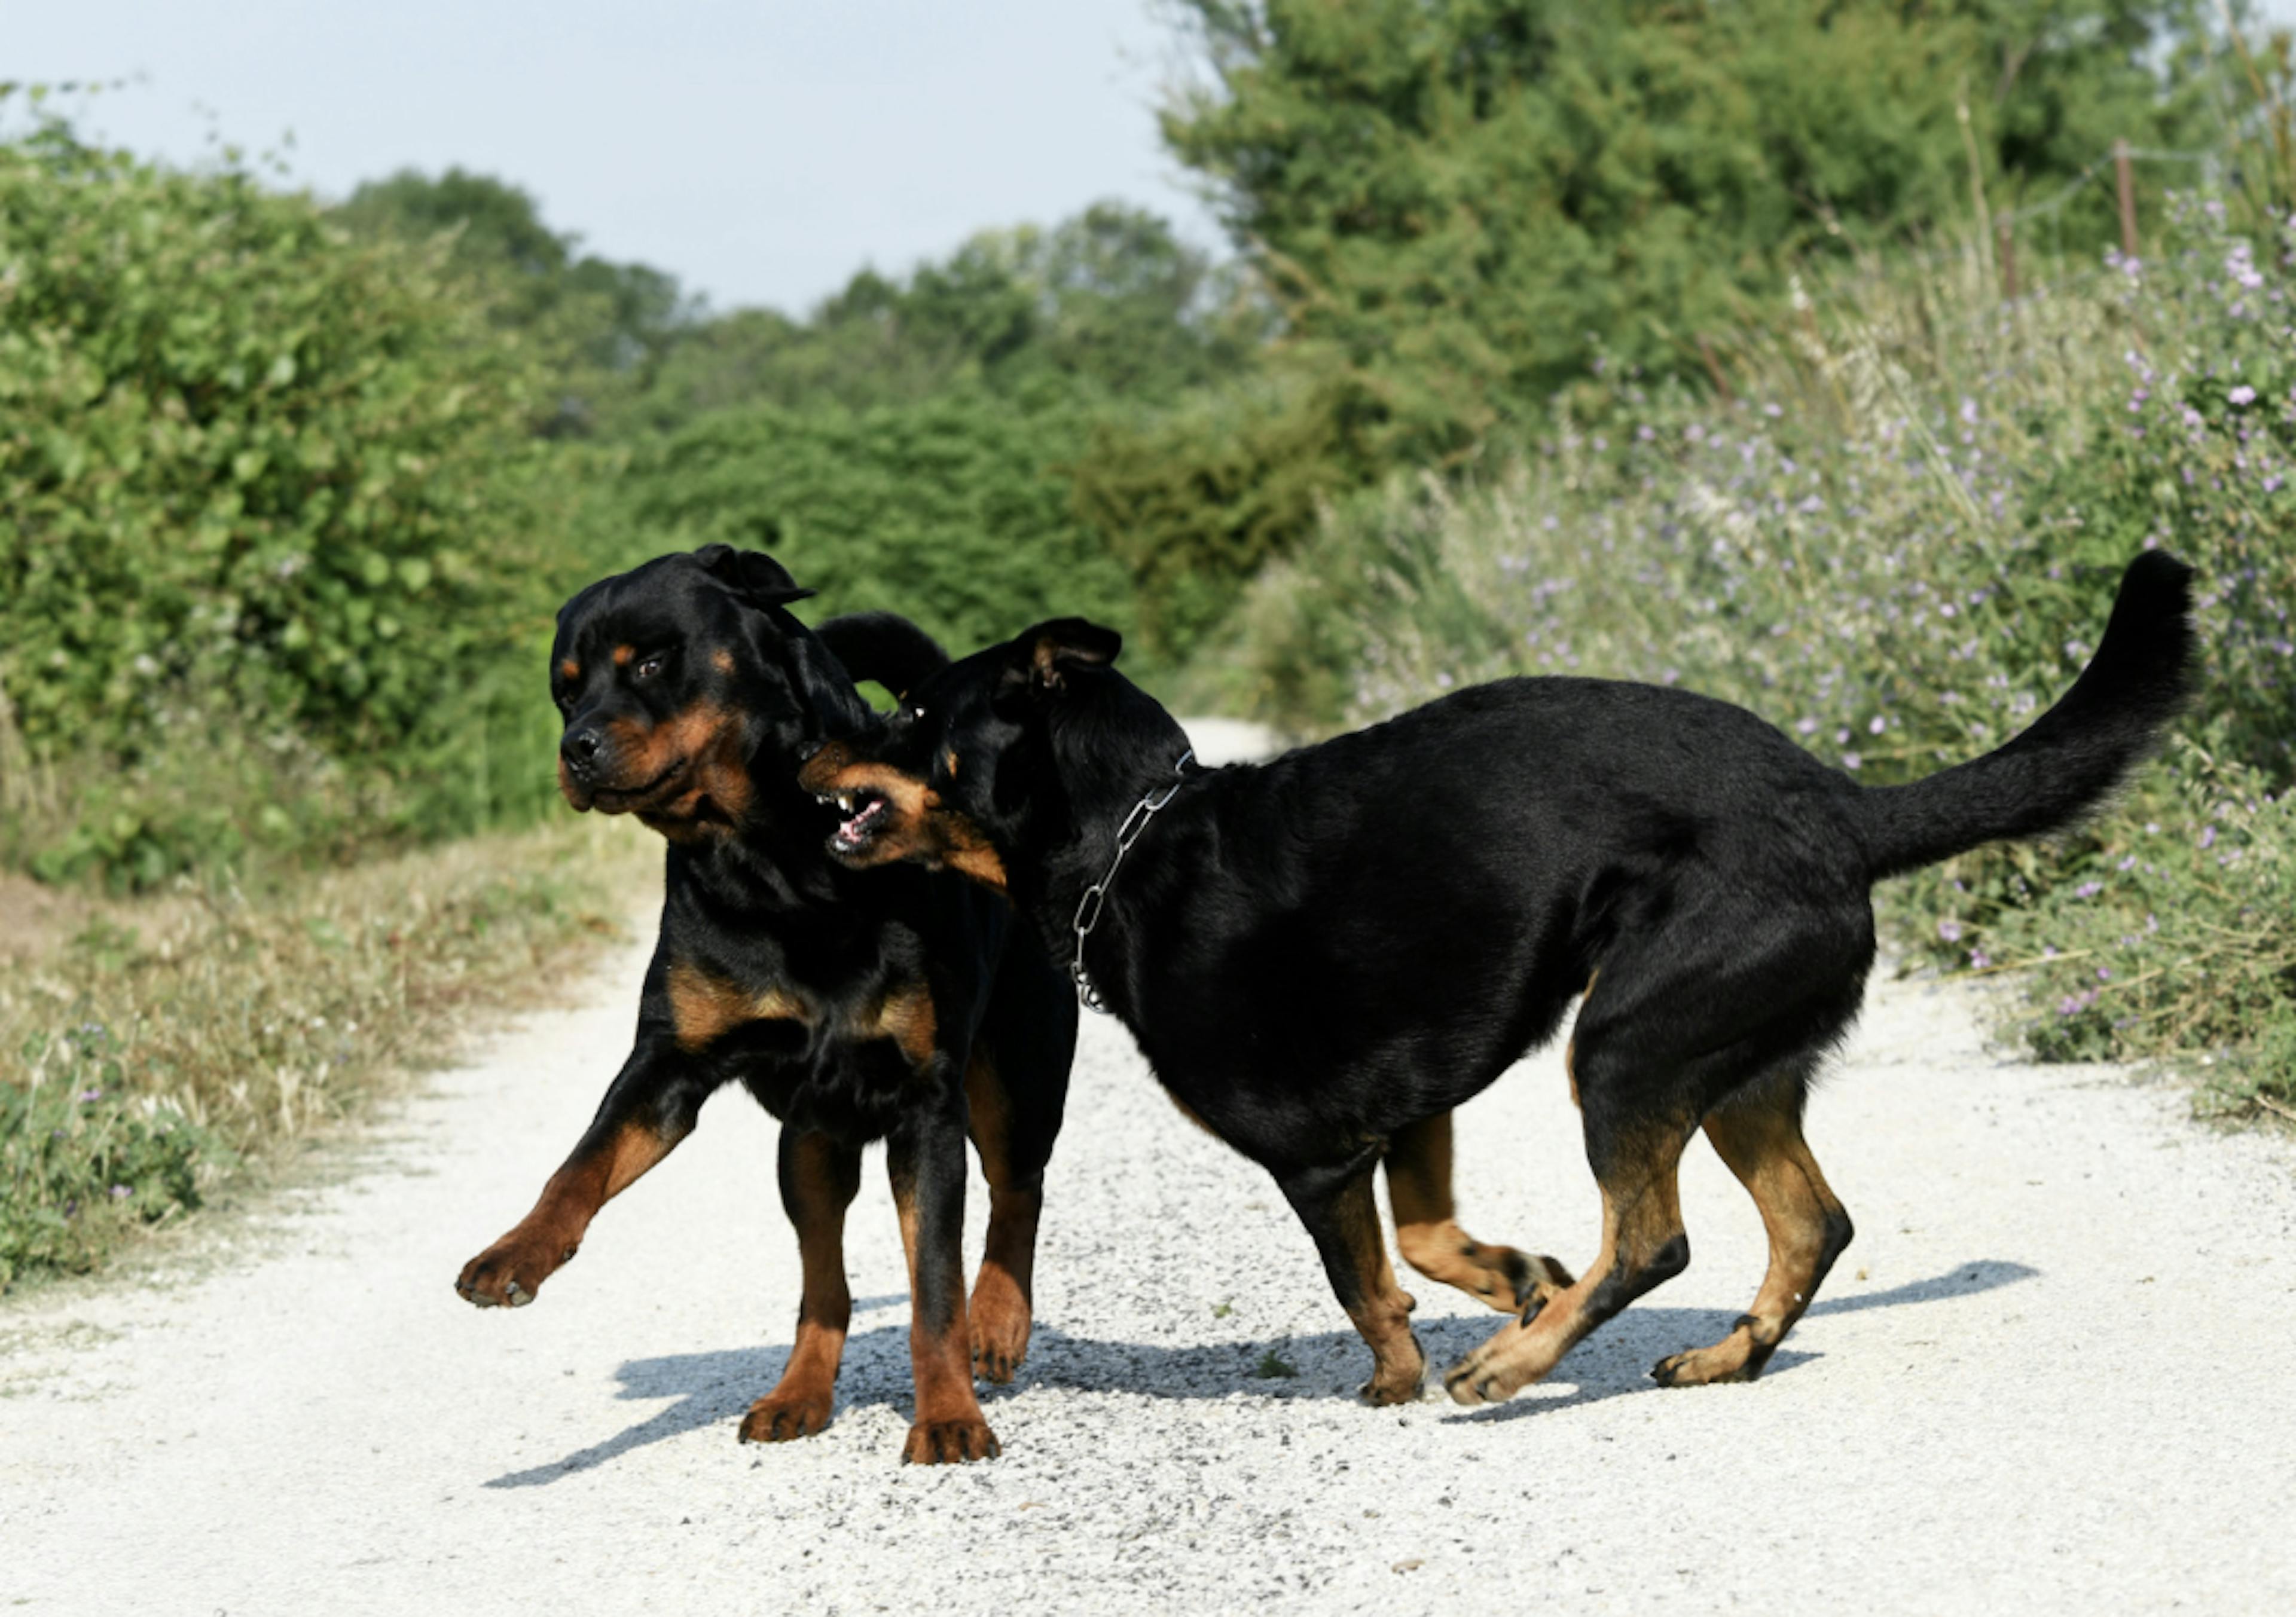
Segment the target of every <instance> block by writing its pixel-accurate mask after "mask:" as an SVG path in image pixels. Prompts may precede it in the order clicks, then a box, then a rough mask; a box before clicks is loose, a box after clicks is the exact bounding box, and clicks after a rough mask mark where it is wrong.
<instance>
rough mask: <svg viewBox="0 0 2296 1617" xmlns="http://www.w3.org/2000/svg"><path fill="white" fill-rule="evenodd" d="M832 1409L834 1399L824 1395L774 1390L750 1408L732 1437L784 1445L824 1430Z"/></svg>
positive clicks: (829, 1395)
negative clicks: (739, 1429) (737, 1431)
mask: <svg viewBox="0 0 2296 1617" xmlns="http://www.w3.org/2000/svg"><path fill="white" fill-rule="evenodd" d="M835 1407H836V1401H835V1396H834V1395H833V1394H832V1393H830V1392H813V1391H811V1390H809V1389H808V1390H804V1391H799V1392H783V1391H781V1390H780V1389H779V1388H775V1390H774V1391H773V1392H768V1393H767V1394H766V1395H765V1396H764V1397H763V1398H760V1399H759V1400H758V1401H757V1402H755V1403H753V1404H751V1405H750V1412H749V1413H748V1414H747V1415H744V1416H743V1417H742V1429H741V1431H740V1432H739V1433H737V1434H736V1435H737V1436H738V1437H739V1439H740V1441H742V1442H745V1443H786V1442H792V1441H796V1440H797V1439H799V1438H800V1437H811V1436H813V1435H815V1434H816V1433H819V1432H823V1431H825V1430H826V1429H827V1428H828V1425H829V1416H830V1411H831V1410H832V1409H834V1408H835Z"/></svg>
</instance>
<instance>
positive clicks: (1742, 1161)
mask: <svg viewBox="0 0 2296 1617" xmlns="http://www.w3.org/2000/svg"><path fill="white" fill-rule="evenodd" d="M1807 1097H1808V1080H1807V1078H1805V1077H1804V1076H1803V1074H1800V1073H1799V1072H1794V1073H1790V1074H1781V1075H1780V1076H1778V1077H1776V1078H1773V1079H1767V1080H1765V1081H1763V1082H1760V1083H1759V1084H1755V1085H1751V1086H1749V1088H1747V1089H1746V1090H1742V1091H1741V1092H1740V1093H1738V1094H1736V1095H1733V1096H1732V1097H1731V1098H1729V1099H1727V1100H1726V1101H1724V1102H1723V1103H1722V1104H1721V1105H1720V1106H1718V1107H1715V1108H1714V1110H1713V1111H1712V1112H1710V1113H1709V1114H1708V1115H1707V1118H1706V1137H1707V1138H1708V1139H1710V1140H1712V1141H1713V1142H1714V1148H1715V1150H1716V1151H1718V1152H1719V1153H1720V1154H1721V1156H1722V1160H1723V1161H1724V1162H1726V1163H1727V1164H1729V1166H1730V1172H1733V1173H1734V1174H1736V1175H1737V1176H1738V1180H1739V1182H1740V1183H1741V1184H1743V1185H1744V1186H1745V1187H1746V1189H1747V1192H1748V1193H1749V1194H1750V1195H1751V1196H1753V1198H1754V1205H1755V1206H1757V1207H1759V1208H1760V1209H1761V1213H1762V1228H1763V1229H1765V1230H1766V1231H1767V1232H1768V1234H1769V1237H1770V1267H1769V1272H1768V1273H1767V1275H1765V1276H1764V1277H1763V1279H1762V1289H1761V1291H1760V1292H1759V1294H1757V1295H1756V1296H1755V1298H1754V1304H1753V1307H1752V1308H1751V1309H1750V1310H1748V1311H1746V1312H1745V1313H1744V1314H1743V1315H1742V1316H1740V1318H1739V1319H1738V1320H1737V1322H1736V1323H1735V1324H1734V1325H1733V1326H1732V1327H1730V1334H1729V1335H1726V1336H1725V1337H1723V1338H1722V1340H1721V1341H1719V1342H1718V1343H1714V1345H1713V1346H1711V1347H1702V1348H1697V1349H1694V1350H1693V1351H1692V1352H1686V1353H1677V1354H1675V1355H1674V1356H1673V1357H1672V1358H1670V1359H1662V1360H1660V1361H1659V1362H1658V1365H1657V1367H1656V1368H1653V1369H1652V1371H1651V1375H1652V1376H1653V1377H1654V1378H1655V1379H1656V1380H1657V1381H1658V1382H1659V1384H1661V1385H1662V1386H1669V1387H1692V1386H1702V1385H1704V1384H1707V1383H1709V1382H1716V1381H1751V1380H1753V1379H1754V1377H1755V1376H1759V1375H1760V1374H1761V1373H1762V1367H1763V1366H1764V1365H1765V1364H1767V1363H1768V1362H1769V1358H1770V1355H1771V1354H1772V1353H1773V1352H1776V1350H1777V1345H1778V1343H1781V1342H1783V1341H1784V1339H1785V1334H1786V1333H1787V1332H1788V1331H1790V1330H1792V1328H1793V1325H1794V1321H1796V1320H1797V1319H1800V1318H1801V1317H1802V1313H1803V1311H1804V1310H1806V1309H1808V1307H1809V1304H1810V1299H1811V1298H1813V1297H1815V1296H1816V1294H1817V1288H1818V1286H1819V1284H1820V1283H1821V1282H1823V1281H1824V1280H1825V1275H1826V1271H1827V1270H1830V1269H1832V1268H1833V1261H1834V1260H1835V1259H1836V1258H1838V1257H1840V1256H1841V1251H1842V1248H1843V1247H1845V1246H1847V1245H1849V1237H1850V1234H1851V1229H1850V1223H1849V1213H1845V1212H1844V1211H1842V1206H1841V1202H1839V1201H1838V1200H1836V1199H1835V1197H1834V1195H1833V1190H1832V1189H1831V1188H1829V1187H1828V1186H1827V1184H1826V1182H1825V1174H1823V1173H1821V1172H1818V1168H1817V1159H1816V1157H1814V1156H1811V1155H1810V1151H1809V1146H1808V1143H1807V1142H1806V1141H1805V1140H1804V1139H1802V1133H1801V1114H1802V1103H1803V1101H1804V1099H1805V1098H1807Z"/></svg>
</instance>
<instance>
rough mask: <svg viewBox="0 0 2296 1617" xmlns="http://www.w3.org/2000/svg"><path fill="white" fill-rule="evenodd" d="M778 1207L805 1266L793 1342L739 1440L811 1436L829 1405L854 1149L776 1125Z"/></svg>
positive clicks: (844, 1315)
mask: <svg viewBox="0 0 2296 1617" xmlns="http://www.w3.org/2000/svg"><path fill="white" fill-rule="evenodd" d="M779 1165H780V1171H781V1184H782V1206H783V1208H784V1209H785V1210H787V1212H788V1213H789V1219H790V1222H791V1223H792V1224H794V1225H796V1226H797V1247H798V1254H799V1259H800V1260H801V1261H802V1262H803V1263H804V1266H805V1290H804V1292H803V1294H801V1296H800V1297H799V1301H798V1307H797V1343H796V1345H794V1346H793V1347H791V1349H790V1356H789V1362H788V1363H787V1364H786V1365H784V1366H783V1368H782V1378H781V1381H780V1382H779V1384H776V1385H775V1388H774V1390H773V1391H772V1392H768V1393H767V1394H766V1395H765V1396H764V1397H763V1398H760V1399H759V1400H758V1401H757V1402H755V1403H753V1404H751V1405H750V1412H749V1413H748V1414H747V1415H744V1416H743V1417H742V1430H741V1433H740V1435H741V1439H742V1441H743V1442H745V1443H778V1442H786V1441H788V1440H790V1439H791V1438H793V1437H811V1436H812V1435H813V1434H814V1433H816V1432H818V1431H820V1430H821V1429H822V1428H823V1427H824V1426H826V1425H829V1417H830V1411H831V1410H832V1409H833V1408H835V1405H836V1395H837V1367H838V1364H839V1362H840V1360H842V1359H843V1358H844V1356H845V1332H846V1327H848V1326H849V1325H850V1324H851V1322H852V1319H853V1294H852V1293H851V1292H850V1291H849V1290H848V1289H847V1288H846V1284H845V1210H846V1208H848V1207H849V1206H851V1205H853V1197H854V1196H856V1195H857V1193H858V1192H859V1190H860V1188H861V1153H860V1152H858V1151H857V1150H855V1149H854V1148H853V1147H850V1146H843V1145H840V1144H838V1143H837V1142H836V1141H834V1140H832V1139H830V1138H829V1136H827V1135H826V1134H816V1133H813V1132H811V1131H807V1132H803V1133H800V1132H799V1131H797V1130H795V1129H783V1131H782V1139H781V1149H780V1164H779Z"/></svg>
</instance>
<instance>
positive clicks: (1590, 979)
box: [1562, 966, 1603, 1111]
mask: <svg viewBox="0 0 2296 1617" xmlns="http://www.w3.org/2000/svg"><path fill="white" fill-rule="evenodd" d="M1602 975H1603V968H1601V967H1600V966H1597V967H1595V969H1594V970H1592V971H1590V972H1588V973H1587V986H1586V987H1584V988H1582V989H1580V990H1579V1015H1580V1016H1582V1017H1583V1016H1585V1015H1586V1014H1587V997H1588V996H1589V995H1591V994H1592V993H1593V992H1595V978H1596V977H1599V976H1602ZM1562 1075H1563V1076H1564V1077H1565V1078H1568V1079H1569V1080H1570V1104H1571V1105H1572V1106H1573V1107H1579V1035H1578V1033H1577V1032H1576V1031H1575V1028H1574V1031H1573V1032H1572V1033H1571V1035H1570V1038H1569V1039H1568V1040H1567V1041H1565V1042H1564V1043H1563V1046H1562ZM1585 1109H1586V1108H1585V1107H1579V1110H1581V1111H1583V1110H1585Z"/></svg>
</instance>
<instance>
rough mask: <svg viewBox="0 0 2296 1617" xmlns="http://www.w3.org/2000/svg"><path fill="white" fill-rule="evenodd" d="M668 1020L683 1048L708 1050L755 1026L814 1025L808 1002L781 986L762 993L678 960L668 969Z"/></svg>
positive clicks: (678, 1044) (680, 1047)
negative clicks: (743, 1028) (739, 1031)
mask: <svg viewBox="0 0 2296 1617" xmlns="http://www.w3.org/2000/svg"><path fill="white" fill-rule="evenodd" d="M669 1020H670V1025H671V1026H672V1027H674V1028H676V1030H677V1047H678V1048H679V1049H683V1050H702V1049H708V1048H709V1046H711V1045H712V1044H715V1043H716V1042H717V1041H718V1040H720V1039H722V1038H724V1037H725V1036H726V1034H727V1033H731V1032H733V1031H734V1029H735V1028H737V1027H742V1026H745V1025H748V1024H750V1023H751V1022H799V1023H805V1024H808V1025H809V1024H810V1023H811V1022H812V1021H813V1014H812V1012H810V1011H809V1010H808V1009H806V1006H805V1002H804V1001H803V1000H799V998H798V997H797V996H796V995H795V994H792V993H791V992H789V991H788V990H787V989H785V988H783V987H782V986H780V985H779V984H775V986H773V987H771V988H767V989H765V990H763V991H762V992H760V991H758V990H755V989H749V988H744V987H742V985H741V984H738V983H732V982H728V981H727V980H726V978H724V977H721V976H714V975H713V974H711V973H709V972H707V971H704V970H703V969H702V968H701V967H699V966H694V965H691V964H688V963H687V962H685V961H683V960H681V961H679V962H678V963H677V964H676V965H675V966H672V967H671V968H669Z"/></svg>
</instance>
